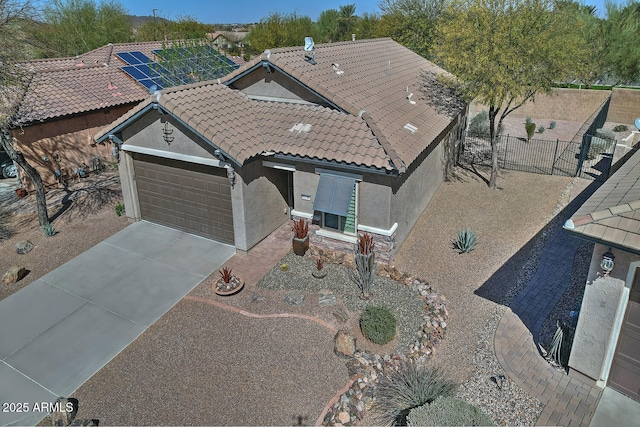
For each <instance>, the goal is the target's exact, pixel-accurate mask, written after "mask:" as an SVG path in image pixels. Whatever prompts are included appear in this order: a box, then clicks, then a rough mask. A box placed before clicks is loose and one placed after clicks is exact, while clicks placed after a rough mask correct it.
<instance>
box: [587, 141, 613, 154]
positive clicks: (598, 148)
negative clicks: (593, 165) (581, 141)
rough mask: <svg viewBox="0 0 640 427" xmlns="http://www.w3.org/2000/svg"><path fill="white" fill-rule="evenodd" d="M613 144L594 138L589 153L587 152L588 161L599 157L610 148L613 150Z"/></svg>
mask: <svg viewBox="0 0 640 427" xmlns="http://www.w3.org/2000/svg"><path fill="white" fill-rule="evenodd" d="M612 144H613V141H610V140H606V139H602V138H598V137H595V136H594V137H592V138H591V142H590V143H589V151H587V160H593V159H595V158H596V157H598V155H600V153H604V152H606V151H608V150H609V148H611V145H612Z"/></svg>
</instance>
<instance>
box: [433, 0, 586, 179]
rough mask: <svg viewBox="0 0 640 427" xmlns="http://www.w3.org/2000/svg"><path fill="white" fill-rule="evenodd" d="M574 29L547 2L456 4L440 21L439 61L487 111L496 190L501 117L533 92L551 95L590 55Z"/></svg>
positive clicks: (520, 0)
mask: <svg viewBox="0 0 640 427" xmlns="http://www.w3.org/2000/svg"><path fill="white" fill-rule="evenodd" d="M575 25H576V22H575V19H574V17H573V16H572V15H570V14H567V13H564V12H563V11H562V10H556V9H554V3H553V2H552V1H551V0H467V1H465V0H458V1H455V2H454V3H452V4H451V5H450V6H448V7H447V9H446V11H445V14H444V15H443V17H442V19H440V20H439V23H438V27H437V43H436V44H435V45H434V46H433V51H434V54H435V57H436V58H437V61H438V62H439V63H440V64H442V65H443V67H444V68H445V69H446V70H448V71H449V72H451V73H452V74H453V75H454V76H455V79H456V80H455V81H452V83H455V84H457V85H459V90H460V92H461V93H462V94H463V95H464V96H465V98H466V99H467V100H471V99H474V98H475V99H476V100H477V101H479V102H480V103H482V104H484V105H486V106H487V107H488V110H489V123H490V126H489V132H490V138H491V148H492V153H491V163H492V167H491V177H490V179H489V187H490V188H494V189H495V188H496V179H497V176H498V152H497V142H498V140H497V135H496V130H497V129H498V128H499V127H500V126H501V125H502V122H503V120H504V118H505V117H507V115H508V114H510V113H511V112H513V111H514V110H515V109H517V108H519V107H521V106H522V105H523V104H524V103H525V102H527V101H529V100H530V99H532V98H533V97H534V96H535V95H536V94H537V93H541V92H542V93H550V92H551V90H552V86H553V84H554V82H556V81H562V80H563V79H565V78H566V77H567V75H568V74H569V73H570V72H571V70H572V67H573V64H574V62H575V61H576V60H580V59H581V58H584V57H585V55H588V52H587V51H588V46H587V45H586V43H585V41H584V39H583V38H582V37H580V32H579V31H576V30H575V28H574V26H575Z"/></svg>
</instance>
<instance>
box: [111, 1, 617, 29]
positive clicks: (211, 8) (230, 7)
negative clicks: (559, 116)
mask: <svg viewBox="0 0 640 427" xmlns="http://www.w3.org/2000/svg"><path fill="white" fill-rule="evenodd" d="M613 1H614V3H618V4H620V3H622V4H625V3H626V0H613ZM583 2H584V3H585V4H588V5H592V6H596V8H597V10H598V12H599V15H600V16H603V17H604V14H603V12H604V10H605V8H604V2H605V0H583ZM120 3H122V5H123V6H124V7H125V8H126V9H127V10H128V11H129V14H131V15H139V16H153V9H155V10H156V16H161V17H163V18H168V19H176V18H179V17H182V16H191V17H193V18H195V19H196V20H198V21H199V22H202V23H205V24H233V23H253V22H258V21H260V19H261V18H265V17H267V16H269V15H270V14H271V13H273V12H280V13H283V14H289V13H293V12H296V14H298V15H302V16H305V15H306V16H308V17H309V18H311V19H312V20H314V21H315V20H316V19H317V18H318V16H319V15H320V12H322V11H323V10H327V9H338V8H339V7H340V6H341V5H345V4H352V3H355V5H356V15H361V14H363V13H364V12H368V13H375V12H380V9H379V7H378V4H379V3H380V0H321V1H319V0H231V1H229V0H224V1H223V0H209V1H202V0H178V1H176V0H155V1H153V2H149V1H141V0H120Z"/></svg>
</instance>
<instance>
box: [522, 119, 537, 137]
mask: <svg viewBox="0 0 640 427" xmlns="http://www.w3.org/2000/svg"><path fill="white" fill-rule="evenodd" d="M524 129H525V130H526V131H527V141H529V140H530V139H531V138H533V134H534V133H535V131H536V124H535V123H533V122H528V123H525V124H524Z"/></svg>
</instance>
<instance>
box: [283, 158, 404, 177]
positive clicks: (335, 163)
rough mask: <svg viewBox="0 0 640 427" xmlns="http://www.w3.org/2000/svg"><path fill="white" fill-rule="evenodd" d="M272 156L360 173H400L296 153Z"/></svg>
mask: <svg viewBox="0 0 640 427" xmlns="http://www.w3.org/2000/svg"><path fill="white" fill-rule="evenodd" d="M271 157H273V158H275V159H278V160H289V161H295V162H302V163H308V164H311V165H318V166H330V167H335V168H340V169H346V170H349V171H353V172H360V173H363V172H368V173H374V174H377V175H384V176H395V177H397V176H399V175H400V173H399V171H398V170H397V169H383V168H379V167H376V166H366V165H356V164H351V163H346V162H339V161H337V160H325V159H314V158H310V157H305V156H300V155H295V154H274V155H273V156H271Z"/></svg>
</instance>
